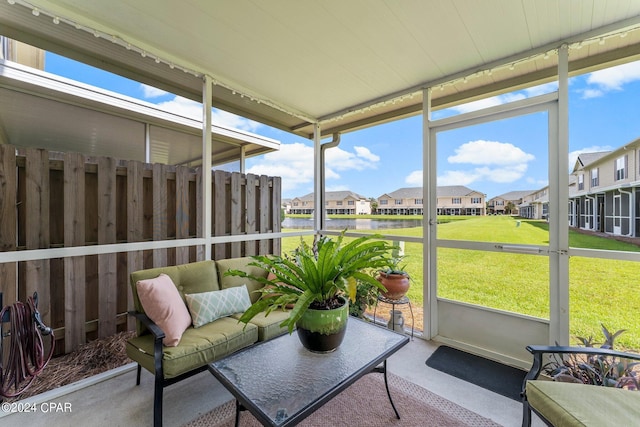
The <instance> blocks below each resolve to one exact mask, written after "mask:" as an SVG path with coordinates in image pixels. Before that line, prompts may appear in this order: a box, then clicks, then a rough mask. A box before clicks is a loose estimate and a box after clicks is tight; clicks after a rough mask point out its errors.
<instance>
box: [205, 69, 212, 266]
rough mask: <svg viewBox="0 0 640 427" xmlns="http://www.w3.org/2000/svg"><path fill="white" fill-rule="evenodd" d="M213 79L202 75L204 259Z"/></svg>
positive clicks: (207, 238) (207, 256)
mask: <svg viewBox="0 0 640 427" xmlns="http://www.w3.org/2000/svg"><path fill="white" fill-rule="evenodd" d="M212 82H213V80H212V79H211V77H210V76H208V75H205V76H204V82H203V87H202V221H203V224H202V234H203V236H202V237H204V238H205V242H206V243H205V246H204V259H205V260H209V259H211V218H212V213H211V197H212V195H211V189H212V183H211V166H212V159H211V155H212V148H211V146H212V141H211V97H212V95H213V87H212Z"/></svg>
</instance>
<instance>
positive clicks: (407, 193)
mask: <svg viewBox="0 0 640 427" xmlns="http://www.w3.org/2000/svg"><path fill="white" fill-rule="evenodd" d="M384 196H387V197H389V198H391V199H414V198H422V187H405V188H399V189H397V190H395V191H392V192H391V193H385V194H383V195H381V196H380V197H379V198H382V197H384Z"/></svg>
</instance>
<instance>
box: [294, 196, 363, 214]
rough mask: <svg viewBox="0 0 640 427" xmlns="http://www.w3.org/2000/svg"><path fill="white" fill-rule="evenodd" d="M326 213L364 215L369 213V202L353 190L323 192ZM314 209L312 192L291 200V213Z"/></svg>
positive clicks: (308, 212)
mask: <svg viewBox="0 0 640 427" xmlns="http://www.w3.org/2000/svg"><path fill="white" fill-rule="evenodd" d="M324 202H325V210H326V213H327V215H338V214H343V215H366V214H370V213H371V202H370V201H369V199H367V198H366V197H364V196H361V195H359V194H357V193H354V192H353V191H327V192H325V200H324ZM314 209H315V206H314V200H313V193H309V194H307V195H305V196H302V197H296V198H294V199H293V200H291V211H290V212H291V213H292V214H312V213H313V211H314Z"/></svg>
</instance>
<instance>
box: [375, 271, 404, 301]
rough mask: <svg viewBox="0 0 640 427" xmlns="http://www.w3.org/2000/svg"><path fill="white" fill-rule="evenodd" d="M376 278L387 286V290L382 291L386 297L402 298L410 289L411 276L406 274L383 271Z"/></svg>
mask: <svg viewBox="0 0 640 427" xmlns="http://www.w3.org/2000/svg"><path fill="white" fill-rule="evenodd" d="M376 279H377V280H378V282H380V283H382V286H384V287H385V288H386V290H387V292H382V295H383V296H384V297H386V298H389V299H394V300H395V299H400V298H402V297H403V296H405V294H406V293H407V291H408V290H409V276H408V275H406V274H396V273H391V274H387V273H385V272H383V271H381V272H380V273H379V275H378V277H376Z"/></svg>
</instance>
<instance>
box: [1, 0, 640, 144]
mask: <svg viewBox="0 0 640 427" xmlns="http://www.w3.org/2000/svg"><path fill="white" fill-rule="evenodd" d="M638 26H640V2H638V1H637V0H583V1H571V2H569V1H557V0H537V1H535V2H515V1H512V0H488V1H483V2H478V1H441V2H432V1H389V0H367V1H366V2H365V1H343V0H324V1H321V2H295V1H288V0H270V1H268V2H264V1H257V0H235V1H216V2H203V1H201V0H182V1H181V2H180V7H176V2H175V0H110V1H108V2H107V1H86V0H30V1H29V2H23V1H21V0H18V1H11V2H0V31H2V33H3V34H4V35H6V36H8V37H11V38H13V39H16V40H20V41H23V42H26V43H29V44H32V45H35V46H37V47H41V48H43V49H47V50H50V51H53V52H56V53H60V54H62V55H65V56H67V57H70V58H73V59H76V60H80V61H82V62H85V63H88V64H91V65H95V66H98V67H101V68H103V69H106V70H108V71H112V72H115V73H118V74H121V75H124V76H126V77H129V78H133V79H134V80H137V81H140V82H143V83H146V84H150V85H152V86H154V87H158V88H160V89H164V90H167V91H169V92H172V93H175V94H177V95H181V96H184V97H187V98H190V99H195V100H201V99H202V95H201V94H202V87H203V84H202V82H203V76H204V75H206V76H209V77H210V78H211V79H212V81H213V83H214V84H215V86H214V87H213V93H212V100H213V104H214V106H216V107H218V108H221V109H223V110H226V111H230V112H232V113H237V114H240V115H242V116H244V117H248V118H251V119H254V120H257V121H260V122H262V123H266V124H269V125H272V126H275V127H278V128H280V129H284V130H287V131H290V132H294V133H297V134H299V135H304V136H309V135H311V134H312V133H313V125H314V123H316V122H318V123H320V124H321V127H320V129H321V130H322V132H323V134H331V133H335V132H339V131H349V130H354V129H359V128H361V127H365V126H369V125H371V124H374V123H381V122H384V121H388V120H391V119H394V118H398V117H405V116H408V115H413V114H417V113H419V112H420V111H421V110H422V97H423V96H422V94H423V92H422V90H423V89H425V88H429V87H430V88H437V89H438V90H434V91H433V92H432V94H431V99H432V102H431V105H432V106H433V108H434V109H438V108H445V107H449V106H453V105H456V104H460V103H463V102H468V101H473V100H476V99H479V98H482V97H486V96H491V95H497V94H499V93H504V92H509V91H511V90H514V89H517V88H522V87H525V86H530V85H531V84H533V83H536V84H538V83H545V82H548V81H551V80H554V79H555V76H556V74H557V64H558V56H557V49H558V48H559V47H560V46H561V45H567V46H568V47H569V48H570V49H571V54H570V55H569V61H570V63H569V72H570V74H572V75H575V74H577V73H582V72H587V71H593V70H595V69H598V68H604V67H606V66H609V65H615V64H619V63H623V62H629V61H631V60H633V59H637V58H638V57H639V56H640V31H639V30H638ZM440 89H441V90H440Z"/></svg>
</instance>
